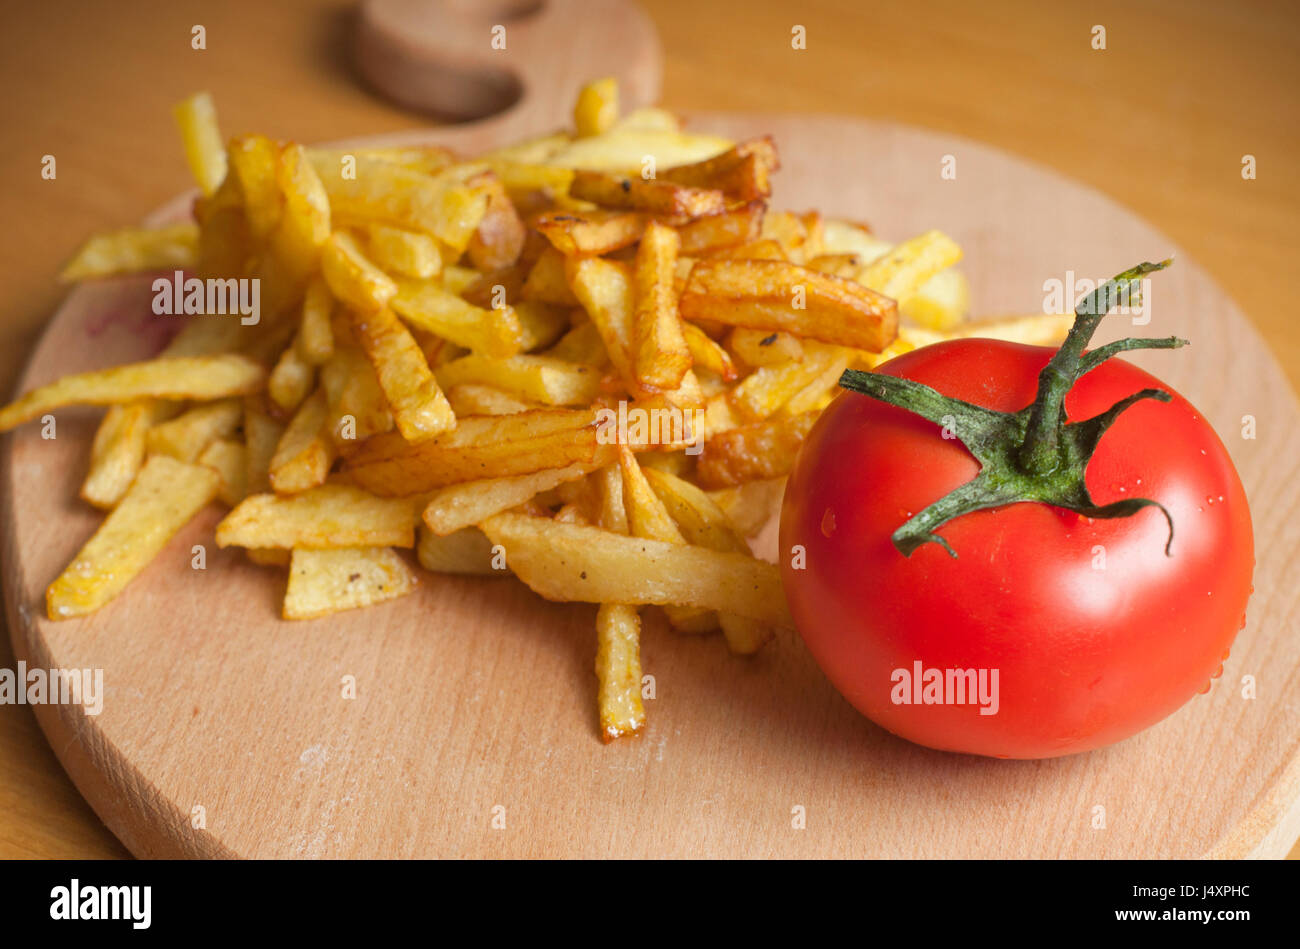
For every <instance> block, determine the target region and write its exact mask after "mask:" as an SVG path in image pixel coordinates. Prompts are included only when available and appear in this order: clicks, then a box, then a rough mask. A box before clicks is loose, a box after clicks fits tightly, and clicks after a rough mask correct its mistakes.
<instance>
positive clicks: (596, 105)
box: [573, 78, 618, 138]
mask: <svg viewBox="0 0 1300 949" xmlns="http://www.w3.org/2000/svg"><path fill="white" fill-rule="evenodd" d="M617 121H618V81H617V80H615V79H609V78H605V79H593V80H592V81H591V82H589V83H587V84H586V85H585V86H583V87H582V89H581V90H580V91H579V92H578V100H577V102H575V103H574V106H573V126H574V128H575V129H576V130H577V133H578V137H579V138H590V137H591V136H593V135H600V134H601V133H602V132H608V131H609V130H610V128H611V127H612V126H613V125H614V123H615V122H617Z"/></svg>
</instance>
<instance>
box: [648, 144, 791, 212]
mask: <svg viewBox="0 0 1300 949" xmlns="http://www.w3.org/2000/svg"><path fill="white" fill-rule="evenodd" d="M780 167H781V163H780V160H779V159H778V158H777V154H776V145H775V144H774V143H773V141H772V138H771V136H763V137H762V138H755V139H750V140H749V141H747V142H741V143H740V144H738V145H736V146H734V147H732V148H730V149H728V150H727V151H725V152H723V153H722V154H720V155H714V156H713V157H711V158H707V159H705V160H703V161H698V162H694V163H692V164H689V165H678V166H677V167H675V168H669V169H667V170H665V171H664V173H663V177H664V178H665V179H666V180H667V181H671V182H676V183H677V184H683V185H690V186H692V187H696V188H716V189H718V190H720V191H722V192H724V193H725V194H726V195H727V197H728V198H731V199H732V200H733V201H754V200H756V199H761V198H766V197H767V196H768V195H769V194H771V193H772V188H771V185H770V183H769V180H768V176H769V174H770V173H771V172H773V171H775V170H777V169H778V168H780Z"/></svg>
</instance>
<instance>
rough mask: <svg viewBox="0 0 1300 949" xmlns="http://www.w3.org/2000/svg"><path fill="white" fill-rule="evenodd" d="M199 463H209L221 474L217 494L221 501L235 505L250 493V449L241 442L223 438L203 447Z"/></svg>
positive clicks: (209, 465)
mask: <svg viewBox="0 0 1300 949" xmlns="http://www.w3.org/2000/svg"><path fill="white" fill-rule="evenodd" d="M199 464H201V465H207V466H208V467H209V468H211V469H212V470H213V471H215V472H216V473H217V474H218V475H220V476H221V483H220V487H219V488H218V490H217V496H218V497H220V498H221V503H223V504H226V505H229V506H230V507H234V506H235V505H236V504H238V503H239V502H240V501H242V500H244V496H245V495H246V494H247V493H248V449H246V448H245V447H244V445H243V444H242V443H240V442H237V441H234V440H233V439H229V438H221V439H218V440H217V441H214V442H212V443H210V444H209V445H208V447H207V448H205V449H203V454H201V455H199Z"/></svg>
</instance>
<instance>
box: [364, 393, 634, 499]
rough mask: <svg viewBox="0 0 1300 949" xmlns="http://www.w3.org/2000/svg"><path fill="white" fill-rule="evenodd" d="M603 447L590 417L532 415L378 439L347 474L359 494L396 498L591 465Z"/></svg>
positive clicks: (556, 412) (579, 412) (574, 412)
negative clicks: (414, 438)
mask: <svg viewBox="0 0 1300 949" xmlns="http://www.w3.org/2000/svg"><path fill="white" fill-rule="evenodd" d="M608 447H609V446H604V445H601V444H600V443H599V442H598V441H597V431H596V413H595V412H593V411H591V410H588V409H537V410H535V411H531V412H520V413H518V414H515V415H500V416H477V417H474V418H465V419H461V420H460V422H459V424H458V425H457V426H456V428H455V429H454V430H453V431H450V432H447V433H445V434H443V435H441V436H439V437H437V438H434V439H430V440H429V441H425V442H420V443H418V444H414V445H413V444H410V443H408V442H407V441H406V440H405V439H403V438H402V437H401V436H400V435H397V434H396V433H389V434H387V435H379V436H375V437H373V438H370V439H368V440H367V441H366V442H364V443H363V444H361V445H360V446H359V447H358V448H357V450H356V451H355V452H353V453H352V454H351V455H349V456H348V458H347V460H346V463H345V468H344V470H345V472H346V473H347V474H348V476H349V477H350V478H351V479H352V481H353V482H354V483H355V484H357V485H359V486H360V487H362V488H365V489H366V490H368V491H371V492H373V493H375V494H378V495H381V496H386V497H395V496H402V495H414V494H422V493H424V492H427V491H434V490H436V489H438V488H444V487H446V486H447V485H451V484H459V483H460V482H463V481H477V480H480V479H483V478H505V477H511V476H514V475H523V474H531V473H533V472H535V471H541V470H542V469H544V468H565V467H568V466H569V465H572V464H590V463H592V462H593V461H595V460H596V459H597V458H598V456H599V455H600V449H602V448H608ZM605 454H609V452H605Z"/></svg>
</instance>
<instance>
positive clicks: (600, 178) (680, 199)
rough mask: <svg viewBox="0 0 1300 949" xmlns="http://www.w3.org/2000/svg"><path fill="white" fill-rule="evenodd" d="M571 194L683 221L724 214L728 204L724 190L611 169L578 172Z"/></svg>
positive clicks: (592, 200)
mask: <svg viewBox="0 0 1300 949" xmlns="http://www.w3.org/2000/svg"><path fill="white" fill-rule="evenodd" d="M569 195H570V196H571V197H573V198H577V199H579V200H581V201H590V202H591V203H593V204H598V205H600V206H601V207H605V208H613V209H616V210H620V211H642V212H645V213H646V214H653V215H655V216H657V217H663V218H671V219H674V220H675V221H682V222H684V221H689V220H694V219H695V218H699V217H704V216H705V215H709V214H721V213H722V212H723V211H725V210H726V207H727V202H726V198H725V197H724V196H723V194H722V192H721V191H716V190H712V189H708V188H692V187H689V186H687V185H679V184H673V183H672V182H671V181H664V180H661V179H657V178H649V179H647V178H642V177H641V176H639V175H616V174H611V173H610V172H607V171H577V172H574V176H573V181H572V182H571V183H570V185H569Z"/></svg>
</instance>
